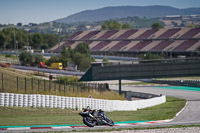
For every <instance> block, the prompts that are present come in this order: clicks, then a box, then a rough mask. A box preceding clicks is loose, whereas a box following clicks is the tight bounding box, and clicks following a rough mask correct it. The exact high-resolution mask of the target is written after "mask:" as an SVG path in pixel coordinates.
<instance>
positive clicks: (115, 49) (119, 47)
mask: <svg viewBox="0 0 200 133" xmlns="http://www.w3.org/2000/svg"><path fill="white" fill-rule="evenodd" d="M128 43H130V41H122V42H119V43H117V44H116V45H115V46H113V47H112V48H111V49H110V51H119V50H120V49H121V48H122V47H124V46H126V45H127V44H128Z"/></svg>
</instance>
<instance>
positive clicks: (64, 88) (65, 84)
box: [64, 82, 66, 94]
mask: <svg viewBox="0 0 200 133" xmlns="http://www.w3.org/2000/svg"><path fill="white" fill-rule="evenodd" d="M65 89H66V82H65V83H64V94H65Z"/></svg>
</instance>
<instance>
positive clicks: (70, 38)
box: [67, 31, 83, 40]
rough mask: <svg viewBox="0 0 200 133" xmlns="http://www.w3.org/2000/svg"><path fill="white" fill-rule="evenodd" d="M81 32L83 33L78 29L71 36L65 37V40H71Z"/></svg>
mask: <svg viewBox="0 0 200 133" xmlns="http://www.w3.org/2000/svg"><path fill="white" fill-rule="evenodd" d="M81 33H83V31H78V32H76V33H74V34H73V35H72V36H70V37H69V38H67V40H72V39H73V38H75V37H76V36H78V35H80V34H81Z"/></svg>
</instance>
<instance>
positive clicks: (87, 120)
mask: <svg viewBox="0 0 200 133" xmlns="http://www.w3.org/2000/svg"><path fill="white" fill-rule="evenodd" d="M83 123H84V124H85V125H87V126H88V127H94V126H95V125H96V121H94V120H93V119H91V118H90V117H83Z"/></svg>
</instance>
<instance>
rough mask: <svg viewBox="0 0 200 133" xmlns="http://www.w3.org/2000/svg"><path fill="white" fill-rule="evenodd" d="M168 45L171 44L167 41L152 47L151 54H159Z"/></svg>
mask: <svg viewBox="0 0 200 133" xmlns="http://www.w3.org/2000/svg"><path fill="white" fill-rule="evenodd" d="M170 43H171V42H170V41H169V40H164V41H162V42H160V43H159V44H158V45H156V46H155V47H153V48H152V49H151V50H150V51H152V52H160V51H162V50H163V49H164V48H166V47H167V46H169V44H170Z"/></svg>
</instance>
